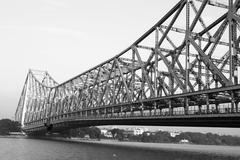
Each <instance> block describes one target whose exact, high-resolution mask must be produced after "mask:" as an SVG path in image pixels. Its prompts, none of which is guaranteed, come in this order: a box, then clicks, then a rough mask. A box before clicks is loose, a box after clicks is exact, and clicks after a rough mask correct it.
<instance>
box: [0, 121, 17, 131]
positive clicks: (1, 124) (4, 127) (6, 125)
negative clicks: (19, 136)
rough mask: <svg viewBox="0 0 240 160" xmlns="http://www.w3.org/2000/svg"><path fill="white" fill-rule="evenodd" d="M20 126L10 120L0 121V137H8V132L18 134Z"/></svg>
mask: <svg viewBox="0 0 240 160" xmlns="http://www.w3.org/2000/svg"><path fill="white" fill-rule="evenodd" d="M20 131H21V124H20V123H19V122H16V121H12V120H10V119H1V120H0V135H9V132H20Z"/></svg>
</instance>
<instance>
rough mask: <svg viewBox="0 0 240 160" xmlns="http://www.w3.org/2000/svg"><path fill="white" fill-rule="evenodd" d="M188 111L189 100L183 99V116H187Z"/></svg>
mask: <svg viewBox="0 0 240 160" xmlns="http://www.w3.org/2000/svg"><path fill="white" fill-rule="evenodd" d="M188 109H189V99H188V98H185V104H184V114H185V115H188Z"/></svg>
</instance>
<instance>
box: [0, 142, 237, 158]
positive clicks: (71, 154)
mask: <svg viewBox="0 0 240 160" xmlns="http://www.w3.org/2000/svg"><path fill="white" fill-rule="evenodd" d="M105 143H107V142H105ZM129 144H130V143H129ZM134 145H135V144H134V143H132V146H130V147H129V146H124V145H120V146H117V145H106V144H98V143H79V142H78V143H76V142H63V141H53V140H40V139H28V138H0V160H210V159H211V160H229V159H236V160H237V159H240V154H239V156H238V155H232V154H229V153H231V152H229V153H228V151H225V152H226V154H219V153H217V152H212V153H211V152H209V153H206V152H189V151H183V150H179V149H177V150H175V149H174V145H172V146H171V144H161V145H162V146H167V147H166V148H169V149H166V148H165V149H164V148H162V149H161V147H160V148H158V149H157V148H156V147H155V148H154V147H153V149H151V148H146V147H142V148H141V145H145V144H144V143H142V144H140V145H139V146H137V147H134ZM147 145H149V144H146V146H147ZM150 145H151V144H150ZM156 145H157V144H156ZM175 146H176V145H175ZM177 146H179V145H177ZM186 146H187V145H184V147H185V148H186ZM192 146H194V147H196V146H197V145H188V146H187V147H189V148H194V147H192ZM184 147H179V148H184ZM216 147H218V146H216ZM216 147H212V148H216ZM170 148H172V149H170ZM196 148H198V146H197V147H196ZM199 148H201V146H199ZM204 148H206V147H204ZM220 148H221V147H220ZM230 148H231V147H230ZM233 149H239V152H240V147H238V148H234V147H233ZM200 150H201V149H200ZM210 150H211V147H210ZM234 152H235V151H234Z"/></svg>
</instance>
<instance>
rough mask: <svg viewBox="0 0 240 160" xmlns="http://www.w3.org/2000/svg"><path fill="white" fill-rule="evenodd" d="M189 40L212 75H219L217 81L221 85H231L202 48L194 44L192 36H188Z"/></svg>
mask: <svg viewBox="0 0 240 160" xmlns="http://www.w3.org/2000/svg"><path fill="white" fill-rule="evenodd" d="M189 41H190V42H191V44H192V45H193V47H194V48H195V49H196V50H197V52H198V53H199V55H200V56H201V58H202V60H203V63H204V64H205V65H206V66H207V67H208V68H209V70H210V71H211V72H212V74H213V75H216V76H218V77H219V82H220V83H221V84H222V85H223V86H230V85H232V82H231V81H229V80H228V79H227V78H226V77H225V76H224V75H223V74H222V72H221V71H219V69H218V68H217V67H216V66H215V65H214V64H213V63H212V61H211V60H210V59H209V57H208V56H207V55H206V54H205V53H204V52H203V50H202V49H201V48H199V46H198V45H197V44H196V42H194V40H193V39H192V38H189Z"/></svg>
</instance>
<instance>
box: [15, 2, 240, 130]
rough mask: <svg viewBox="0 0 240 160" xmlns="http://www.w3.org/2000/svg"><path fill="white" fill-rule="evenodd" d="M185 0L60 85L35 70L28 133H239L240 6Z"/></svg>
mask: <svg viewBox="0 0 240 160" xmlns="http://www.w3.org/2000/svg"><path fill="white" fill-rule="evenodd" d="M224 2H226V3H227V4H223V3H220V2H216V1H212V0H181V1H179V2H178V3H177V4H176V5H175V6H174V7H173V8H172V9H171V10H169V11H168V12H167V13H166V14H165V15H164V16H163V17H162V18H161V19H160V20H159V21H158V22H157V23H156V24H155V25H154V26H153V27H152V28H150V29H149V30H148V31H147V32H146V33H144V34H143V35H142V36H141V37H140V38H139V39H137V40H136V41H135V42H134V43H133V44H131V45H130V46H129V47H128V48H127V49H125V50H123V51H122V52H121V53H119V54H117V55H116V56H115V57H113V58H111V59H109V60H107V61H105V62H103V63H101V64H99V65H97V66H96V67H93V68H91V69H89V70H88V71H86V72H83V73H81V74H79V75H77V76H76V77H74V78H72V79H70V80H68V81H66V82H64V83H61V84H58V83H57V82H56V81H55V80H54V79H53V78H52V77H51V76H50V75H49V74H48V72H45V71H37V70H29V72H28V74H27V78H26V81H25V83H24V87H23V90H22V93H21V96H20V100H19V103H18V107H17V110H16V114H15V118H16V120H17V121H19V122H21V124H22V125H23V129H24V130H25V131H26V132H27V133H28V134H31V133H44V132H46V130H52V131H62V130H65V129H69V128H75V127H80V126H91V125H165V126H166V125H168V126H213V127H240V113H239V111H240V110H239V107H238V106H239V105H238V104H239V101H240V84H239V82H240V81H239V74H240V72H239V70H238V68H239V66H240V59H239V52H240V49H239V41H240V16H239V14H238V9H239V7H240V0H235V1H234V0H228V1H227V0H226V1H224Z"/></svg>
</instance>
